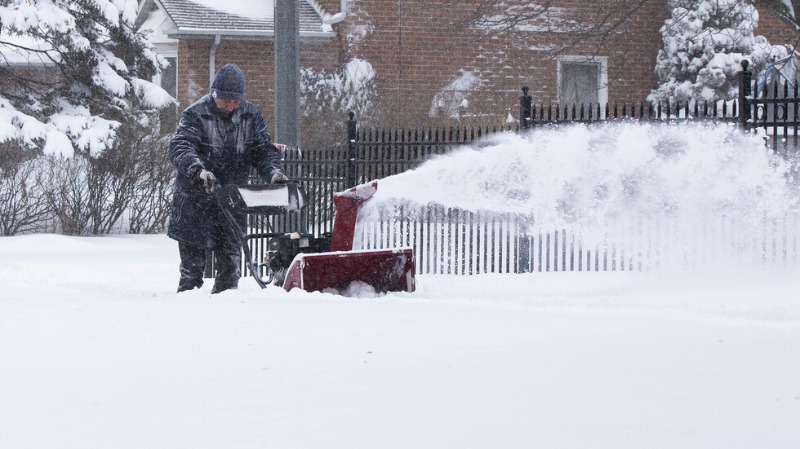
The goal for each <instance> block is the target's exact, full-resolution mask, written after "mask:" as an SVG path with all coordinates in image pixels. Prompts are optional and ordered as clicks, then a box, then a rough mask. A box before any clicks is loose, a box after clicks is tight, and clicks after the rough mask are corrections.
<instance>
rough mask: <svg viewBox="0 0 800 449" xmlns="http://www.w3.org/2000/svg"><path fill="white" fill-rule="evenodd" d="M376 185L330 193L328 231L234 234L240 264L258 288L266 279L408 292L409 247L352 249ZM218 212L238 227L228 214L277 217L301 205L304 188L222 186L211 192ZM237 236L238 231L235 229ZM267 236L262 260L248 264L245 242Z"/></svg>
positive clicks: (308, 286)
mask: <svg viewBox="0 0 800 449" xmlns="http://www.w3.org/2000/svg"><path fill="white" fill-rule="evenodd" d="M377 189H378V182H377V181H373V182H371V183H368V184H362V185H359V186H356V187H353V188H351V189H348V190H345V191H343V192H339V193H337V194H335V195H334V198H333V203H334V207H335V208H336V215H335V217H334V222H333V231H332V232H331V233H326V234H323V235H321V236H319V237H314V236H313V235H311V234H309V233H307V232H292V233H276V232H267V233H256V234H247V233H243V234H241V235H240V242H241V246H242V250H243V252H244V257H245V264H246V265H247V268H248V269H249V271H250V273H251V275H252V276H253V278H254V279H255V280H256V282H257V283H258V285H259V286H260V287H261V288H266V286H267V285H268V284H270V283H274V284H275V285H278V286H282V287H283V288H284V290H286V291H289V290H291V289H293V288H299V289H302V290H306V291H324V292H333V293H343V292H345V291H347V290H348V289H349V288H353V287H356V288H359V289H360V288H363V286H364V285H367V286H369V287H371V288H372V289H374V290H375V291H376V292H381V293H383V292H397V291H406V292H413V291H414V289H415V279H414V254H413V251H412V249H411V248H397V249H376V250H353V239H354V236H355V229H356V221H357V218H358V212H359V209H360V207H361V206H362V205H363V204H364V202H365V201H367V200H369V199H370V197H372V195H374V194H375V192H376V191H377ZM214 194H215V196H216V200H217V202H218V203H219V205H220V206H221V207H222V210H223V213H224V214H225V216H226V218H227V219H228V221H229V222H230V224H231V225H232V226H233V228H234V229H236V230H238V229H239V227H238V225H237V224H236V220H235V218H234V216H233V212H235V211H238V212H245V213H249V214H261V215H279V214H285V213H286V212H298V213H299V212H300V211H302V210H304V208H306V207H307V205H306V195H305V192H303V191H302V189H301V188H300V187H299V186H298V185H297V184H296V183H289V184H282V185H273V184H269V185H250V186H246V187H237V186H223V187H220V188H217V189H216V190H215V192H214ZM237 234H239V233H237ZM252 239H267V244H266V250H265V251H264V254H263V262H262V263H260V264H258V265H256V264H255V263H254V262H253V257H252V254H253V253H252V252H251V250H250V245H249V243H248V242H249V241H250V240H252Z"/></svg>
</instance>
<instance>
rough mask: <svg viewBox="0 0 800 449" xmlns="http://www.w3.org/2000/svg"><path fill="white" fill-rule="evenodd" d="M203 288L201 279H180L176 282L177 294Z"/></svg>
mask: <svg viewBox="0 0 800 449" xmlns="http://www.w3.org/2000/svg"><path fill="white" fill-rule="evenodd" d="M202 286H203V280H202V279H191V278H181V280H180V281H179V282H178V293H180V292H183V291H186V290H194V289H195V288H200V287H202Z"/></svg>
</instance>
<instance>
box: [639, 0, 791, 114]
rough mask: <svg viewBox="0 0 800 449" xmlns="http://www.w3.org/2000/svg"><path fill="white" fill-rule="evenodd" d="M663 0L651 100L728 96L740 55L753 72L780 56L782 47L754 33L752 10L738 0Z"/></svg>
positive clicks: (684, 100) (731, 95) (731, 96)
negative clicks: (655, 81)
mask: <svg viewBox="0 0 800 449" xmlns="http://www.w3.org/2000/svg"><path fill="white" fill-rule="evenodd" d="M667 3H668V6H669V8H670V10H671V11H672V15H671V17H670V18H669V19H667V20H666V21H665V22H664V25H663V26H662V27H661V34H662V39H663V49H662V50H660V51H659V54H658V59H657V61H656V68H655V70H656V74H657V75H658V79H659V83H660V86H659V87H658V88H657V89H656V90H653V91H652V92H651V94H650V96H649V97H648V100H650V101H651V102H654V103H666V102H669V103H670V104H672V105H675V104H676V103H678V104H686V103H687V102H688V101H708V102H709V103H712V102H716V101H720V100H732V99H734V98H736V97H737V95H738V84H737V77H736V75H737V73H738V72H739V71H740V70H741V62H742V60H743V59H747V60H748V61H749V62H750V68H751V70H752V71H753V72H754V73H759V72H761V71H762V70H763V69H764V68H765V67H766V66H767V64H768V63H769V61H770V60H771V58H772V57H773V56H776V57H777V56H785V53H786V49H785V47H776V48H775V49H773V47H772V46H770V44H769V42H767V40H766V39H765V38H764V37H762V36H754V34H753V31H754V29H755V28H756V26H757V24H758V12H757V11H756V9H755V8H754V7H753V6H752V5H751V4H749V3H747V2H745V1H743V0H668V2H667ZM773 52H775V53H776V54H774V55H771V53H773ZM777 53H781V54H780V55H778V54H777Z"/></svg>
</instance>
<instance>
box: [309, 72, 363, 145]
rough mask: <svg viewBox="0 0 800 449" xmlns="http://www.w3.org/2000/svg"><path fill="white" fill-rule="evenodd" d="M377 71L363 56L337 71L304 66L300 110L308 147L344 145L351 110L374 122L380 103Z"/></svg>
mask: <svg viewBox="0 0 800 449" xmlns="http://www.w3.org/2000/svg"><path fill="white" fill-rule="evenodd" d="M375 83H376V80H375V71H374V70H373V68H372V65H371V64H370V63H369V62H367V61H366V60H363V59H357V58H356V59H353V60H351V61H350V62H348V63H347V64H345V65H344V66H343V67H341V68H340V69H339V70H337V71H335V72H330V73H329V72H327V71H325V70H319V71H317V70H314V69H312V68H305V69H302V70H301V72H300V110H301V115H302V119H303V123H302V135H303V141H302V145H303V147H305V148H316V149H321V148H325V149H330V148H340V147H341V145H342V143H343V142H344V141H345V137H346V135H347V134H346V133H347V129H346V122H347V119H348V114H349V113H350V112H353V113H354V114H355V117H356V119H357V120H359V121H361V122H370V121H372V120H376V119H377V117H378V110H379V107H378V105H377V102H378V94H377V89H376V85H375Z"/></svg>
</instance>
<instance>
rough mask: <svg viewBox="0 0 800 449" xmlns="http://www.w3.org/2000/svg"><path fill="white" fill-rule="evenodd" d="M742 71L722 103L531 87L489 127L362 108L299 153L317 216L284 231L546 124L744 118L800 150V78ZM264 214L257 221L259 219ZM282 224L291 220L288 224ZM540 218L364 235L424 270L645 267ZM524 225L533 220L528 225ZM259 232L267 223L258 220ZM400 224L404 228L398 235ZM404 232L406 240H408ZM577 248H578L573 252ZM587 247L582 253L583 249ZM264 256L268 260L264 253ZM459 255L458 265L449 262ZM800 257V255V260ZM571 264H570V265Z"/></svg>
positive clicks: (437, 215) (454, 220)
mask: <svg viewBox="0 0 800 449" xmlns="http://www.w3.org/2000/svg"><path fill="white" fill-rule="evenodd" d="M742 67H743V70H742V71H741V73H740V74H739V98H738V99H736V100H732V101H721V102H711V103H709V102H702V101H697V102H690V103H686V104H668V103H665V104H657V105H653V104H650V103H640V104H638V105H628V104H621V105H618V104H613V105H612V104H606V105H603V106H600V105H569V106H567V105H558V104H549V105H544V104H539V105H537V104H535V103H534V102H533V99H532V98H531V96H530V95H529V94H528V88H527V87H523V88H522V95H521V96H520V99H519V100H520V105H519V107H520V114H519V117H520V121H519V122H518V123H515V124H501V125H498V126H485V127H447V128H430V127H429V128H418V129H401V128H371V127H360V126H359V124H358V122H357V121H356V120H355V117H354V116H353V114H352V113H351V114H350V117H349V120H348V122H347V125H348V126H347V130H348V132H347V136H346V139H347V140H346V143H345V144H344V145H342V146H341V147H340V148H337V149H326V150H311V151H309V150H306V151H302V152H301V151H299V150H296V149H290V150H287V152H286V157H285V165H286V168H287V171H288V175H289V176H290V177H291V178H292V179H294V180H297V181H299V182H300V183H301V185H302V186H303V187H304V188H305V189H306V190H307V192H308V196H309V205H310V207H309V213H308V217H306V218H305V219H304V221H303V222H302V223H299V224H298V223H296V222H295V223H291V222H287V221H285V219H283V218H281V217H278V218H276V219H275V220H273V221H272V222H271V225H272V226H273V227H274V228H275V229H284V230H285V231H286V232H290V231H294V230H296V229H289V227H287V225H293V226H295V227H297V226H300V227H304V228H305V230H307V231H309V232H312V233H314V234H321V233H324V232H329V231H331V228H332V223H333V214H334V210H333V194H334V193H336V192H339V191H342V190H345V189H347V188H349V187H352V186H355V185H358V184H360V183H364V182H368V181H371V180H374V179H381V178H384V177H387V176H391V175H394V174H397V173H401V172H404V171H406V170H409V169H413V168H415V167H417V166H419V165H420V164H422V163H424V162H425V161H427V160H428V159H430V158H431V157H433V156H436V155H441V154H445V153H447V152H449V151H451V150H452V149H454V148H456V147H459V146H462V145H466V144H470V143H473V142H476V141H479V140H480V139H481V138H483V137H486V136H489V135H491V134H495V133H499V132H509V131H510V132H525V131H527V130H531V129H534V128H537V127H544V126H553V125H559V124H569V123H602V122H610V121H622V120H628V121H630V120H637V121H649V122H669V123H674V122H681V121H698V120H702V121H714V122H729V123H736V124H738V126H740V127H742V128H743V129H748V130H753V129H763V132H764V135H765V137H766V138H767V139H766V141H767V144H768V145H770V147H771V148H772V150H773V151H775V152H787V151H794V149H795V148H796V147H797V146H798V144H799V141H800V137H798V128H799V127H800V122H798V117H800V113H799V112H798V108H800V91H799V90H798V85H797V83H789V82H788V81H784V82H770V83H766V82H764V81H763V80H753V76H752V74H751V72H750V71H749V70H748V66H747V64H746V62H745V63H743V64H742ZM254 220H255V219H254ZM282 220H283V221H282ZM531 220H532V218H531V217H520V216H508V215H506V216H496V215H492V214H483V215H481V214H474V213H468V212H464V211H455V210H441V209H437V208H436V207H432V208H431V209H430V210H429V211H427V212H421V213H415V214H412V215H408V216H406V217H404V218H400V219H398V218H397V214H395V213H391V214H387V216H386V218H385V220H378V221H377V222H375V223H374V224H372V225H371V226H372V228H371V230H370V231H369V232H368V233H367V234H365V235H364V236H363V239H364V246H365V247H387V246H398V245H404V246H412V247H414V249H415V254H416V258H417V270H418V272H419V273H456V274H471V273H480V272H519V271H568V270H579V269H580V270H601V271H602V270H620V269H622V270H629V269H641V268H642V263H641V262H636V261H635V258H634V257H633V255H632V254H627V255H626V254H624V253H619V251H617V250H615V249H614V248H609V247H605V248H599V247H597V248H583V249H581V250H580V251H577V252H576V251H575V250H574V248H575V247H578V248H581V242H580V241H579V240H576V238H577V237H576V236H574V235H572V234H570V233H569V232H568V230H553V231H545V230H539V231H537V232H536V233H532V232H531V229H530V223H531ZM523 224H524V225H523ZM252 225H253V227H254V232H259V231H261V228H263V227H264V226H265V224H264V223H263V222H258V223H257V222H255V221H253V222H252ZM396 229H403V231H402V232H401V231H397V230H396ZM400 237H402V238H400ZM565 245H569V246H570V247H571V248H573V250H570V251H567V249H566V248H567V246H565ZM581 251H583V252H581ZM255 257H257V258H258V257H260V256H259V255H258V254H255ZM451 258H455V259H454V260H455V261H448V262H447V263H445V262H444V261H445V260H450V259H451ZM792 259H793V260H794V259H796V257H795V256H793V257H792ZM567 260H570V263H569V264H567Z"/></svg>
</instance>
